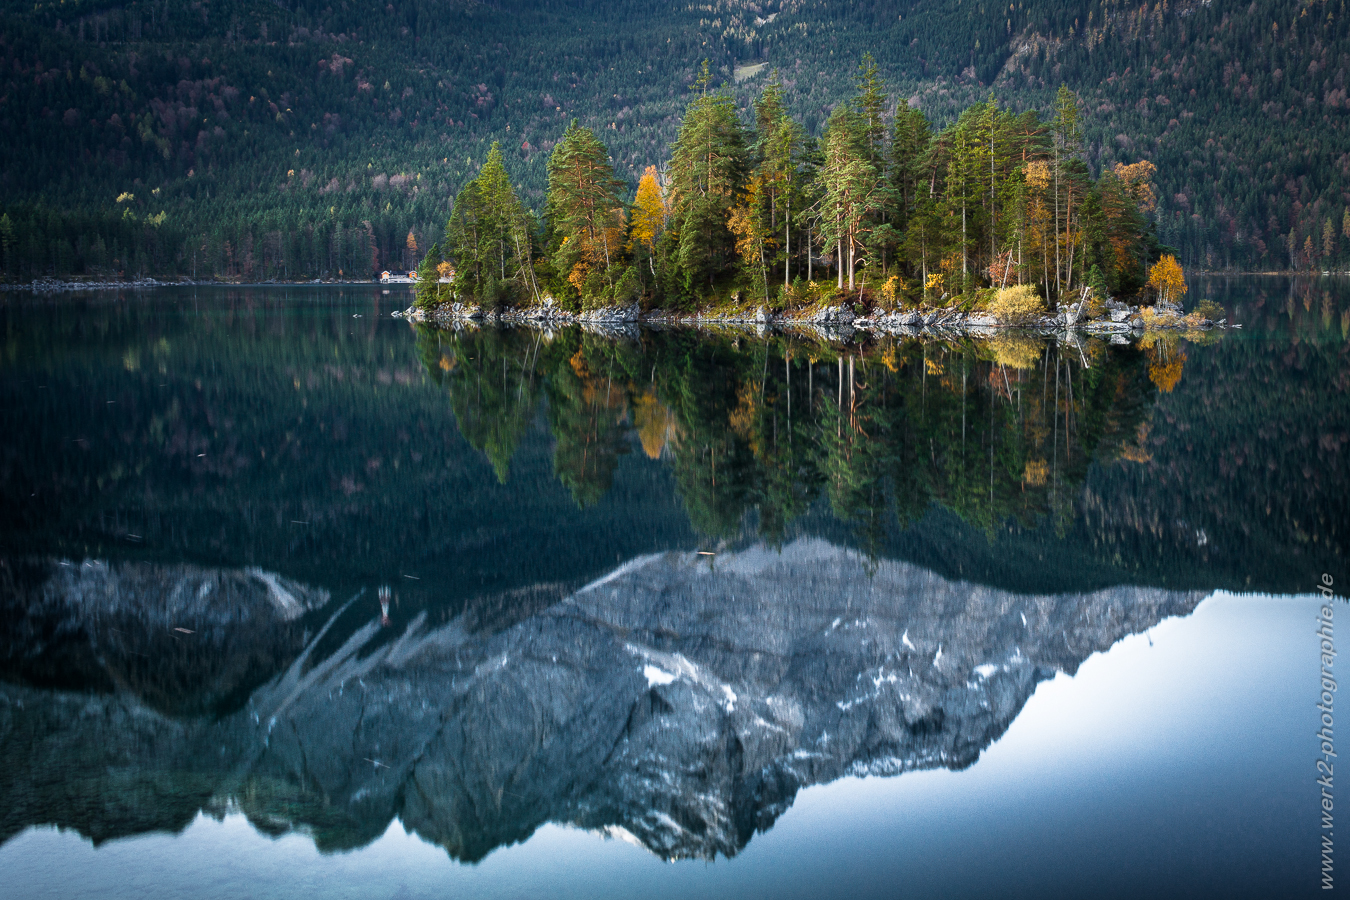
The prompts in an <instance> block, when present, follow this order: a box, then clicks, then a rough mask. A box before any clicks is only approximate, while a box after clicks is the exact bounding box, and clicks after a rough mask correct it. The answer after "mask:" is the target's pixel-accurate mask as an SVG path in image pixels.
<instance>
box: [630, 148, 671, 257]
mask: <svg viewBox="0 0 1350 900" xmlns="http://www.w3.org/2000/svg"><path fill="white" fill-rule="evenodd" d="M666 213H667V209H666V200H665V197H663V196H662V194H661V185H660V183H659V182H658V181H657V180H656V166H648V167H647V170H646V171H645V172H643V173H642V180H641V181H639V182H638V189H637V197H636V198H635V199H634V200H633V231H632V235H631V240H630V241H629V244H628V249H629V251H630V252H636V251H637V248H638V247H644V248H646V250H647V265H648V266H649V267H650V268H651V271H652V275H655V274H656V264H655V263H654V262H653V261H652V257H653V255H654V254H655V252H656V239H657V238H659V237H660V236H661V232H663V231H665V228H666Z"/></svg>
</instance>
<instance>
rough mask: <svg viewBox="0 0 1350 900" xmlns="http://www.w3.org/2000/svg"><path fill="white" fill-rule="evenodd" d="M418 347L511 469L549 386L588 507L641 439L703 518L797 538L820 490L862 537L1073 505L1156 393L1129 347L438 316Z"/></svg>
mask: <svg viewBox="0 0 1350 900" xmlns="http://www.w3.org/2000/svg"><path fill="white" fill-rule="evenodd" d="M419 342H420V347H421V355H422V359H423V362H424V364H425V365H426V367H427V370H428V372H430V373H431V375H432V377H433V378H435V379H436V380H438V381H440V382H441V383H442V384H444V385H445V386H446V388H447V390H448V392H449V393H450V396H451V404H452V407H453V408H454V411H455V415H456V417H457V419H458V421H459V422H460V427H461V430H462V431H463V433H464V436H465V437H466V438H467V439H468V440H469V441H470V443H471V444H472V445H473V446H474V447H476V448H478V449H479V450H481V451H483V452H484V453H485V454H487V456H488V457H489V459H490V460H491V461H492V462H493V465H494V466H495V467H496V469H497V472H498V475H499V477H505V474H506V472H507V469H508V465H509V459H510V457H511V455H512V454H513V453H514V449H515V447H516V445H517V444H518V443H519V442H520V439H521V437H522V436H523V434H524V433H525V430H526V428H527V426H528V423H529V422H530V421H532V420H533V417H534V416H535V415H536V414H537V409H538V399H539V396H540V394H541V393H542V394H543V395H544V396H546V398H547V400H548V410H547V420H548V425H549V428H550V430H551V432H552V434H553V437H554V439H555V441H556V447H555V456H554V470H555V473H556V474H557V476H558V477H559V479H560V480H561V481H562V482H563V483H564V484H566V485H567V487H568V488H569V489H570V490H571V492H572V495H573V497H574V498H575V499H576V501H577V502H578V503H579V504H580V505H583V506H585V505H589V504H592V503H595V502H597V501H598V500H599V499H600V498H601V497H602V496H604V494H605V493H606V492H607V491H608V490H609V487H610V483H611V481H612V477H613V472H614V468H615V465H616V463H617V460H618V458H619V456H621V455H622V454H624V453H626V452H628V449H629V447H630V446H631V443H632V437H634V436H636V437H637V439H638V440H639V441H640V442H641V445H642V447H643V449H644V451H645V452H646V453H647V454H648V455H649V456H652V457H658V456H661V455H663V454H665V455H668V456H669V457H670V458H671V460H672V465H673V469H674V473H675V477H676V481H677V484H678V489H679V492H680V496H681V498H682V500H683V502H684V504H685V508H686V510H687V512H688V514H689V516H690V520H691V522H692V524H693V525H694V527H695V528H696V529H697V530H698V531H700V532H702V533H703V534H705V535H707V536H709V537H716V538H730V537H733V536H735V535H737V534H739V533H740V532H741V530H742V527H743V523H744V522H745V520H746V515H747V514H748V513H751V512H753V513H755V514H756V516H757V518H758V527H759V532H760V533H761V535H763V536H764V537H766V538H768V539H770V540H775V541H777V540H781V539H782V537H783V535H784V534H785V531H786V528H787V526H788V524H789V523H790V522H792V521H793V520H794V519H796V518H798V517H799V516H801V515H802V514H803V513H804V512H805V511H806V510H807V508H808V507H809V506H810V504H811V502H812V501H813V500H814V499H815V498H816V497H818V496H820V495H821V494H822V492H823V494H824V496H825V497H826V498H827V500H828V502H829V505H830V508H831V510H832V511H833V513H834V514H835V515H836V516H837V517H838V518H840V519H843V520H845V521H849V522H851V523H853V524H854V526H855V528H856V529H857V530H858V533H859V537H860V538H861V539H862V540H863V542H864V544H865V545H866V546H869V547H872V548H875V547H877V546H878V545H879V544H880V542H881V541H882V539H883V537H884V534H885V531H886V523H887V522H888V521H890V516H891V515H892V514H895V515H896V516H898V519H899V521H900V523H901V524H902V525H903V524H905V523H908V522H911V521H913V520H915V519H917V518H918V517H919V516H921V515H922V514H923V512H924V511H925V510H926V509H928V508H929V506H930V505H931V504H932V503H934V502H936V503H940V504H942V505H943V506H945V507H947V508H950V509H952V510H954V511H955V512H957V513H958V514H959V515H961V517H962V518H964V519H965V520H966V521H968V522H970V523H971V524H973V525H976V526H978V527H979V528H982V529H984V530H986V531H988V530H991V529H993V528H995V527H996V526H997V525H998V524H999V523H1001V522H1004V521H1006V520H1009V519H1012V520H1016V521H1018V522H1020V523H1023V524H1033V523H1035V522H1037V521H1040V520H1042V519H1043V518H1044V517H1046V516H1047V515H1052V516H1054V517H1056V518H1058V519H1061V520H1062V519H1066V518H1067V517H1068V516H1069V515H1070V512H1071V505H1072V502H1073V498H1074V495H1075V492H1076V490H1077V488H1078V487H1079V486H1080V485H1081V483H1082V481H1083V479H1084V478H1085V476H1086V473H1087V469H1088V466H1089V465H1090V463H1091V462H1092V461H1093V460H1094V459H1114V458H1117V457H1119V456H1121V455H1122V454H1123V453H1126V452H1127V450H1128V448H1131V447H1133V446H1134V444H1135V442H1136V441H1137V439H1138V435H1139V434H1140V429H1141V427H1142V426H1143V424H1144V419H1145V416H1146V413H1147V410H1148V408H1149V406H1150V404H1151V403H1152V400H1153V398H1154V396H1155V395H1156V391H1155V388H1154V385H1153V384H1152V383H1151V382H1150V374H1151V369H1150V357H1147V356H1145V355H1144V354H1141V353H1140V352H1139V351H1138V350H1136V349H1133V348H1128V347H1117V348H1108V347H1107V345H1105V344H1103V343H1101V342H1097V341H1091V342H1089V343H1087V344H1086V345H1084V346H1078V345H1075V344H1057V343H1054V342H1047V341H1042V340H1039V339H1035V338H1030V337H1027V336H1021V335H1001V336H999V337H998V338H996V339H994V340H992V341H987V342H985V341H975V340H951V341H920V340H917V339H913V338H909V339H886V340H883V341H881V342H878V343H876V344H873V345H869V346H863V347H848V348H840V347H838V346H831V345H828V344H824V343H818V342H814V341H810V340H807V339H804V338H801V337H797V336H775V337H773V338H770V339H765V340H750V339H748V338H744V337H726V336H709V335H702V334H697V335H696V334H686V333H676V334H669V333H647V334H644V336H643V338H642V340H641V341H621V340H609V339H606V338H604V337H602V336H597V335H593V334H587V333H583V332H582V331H581V330H579V329H571V330H567V331H564V332H562V333H560V334H557V335H553V336H551V337H548V338H545V337H544V336H543V335H541V334H539V333H536V332H526V331H512V330H496V329H485V330H481V331H479V330H470V331H462V332H456V333H447V332H438V331H434V330H431V329H423V330H421V331H420V332H419Z"/></svg>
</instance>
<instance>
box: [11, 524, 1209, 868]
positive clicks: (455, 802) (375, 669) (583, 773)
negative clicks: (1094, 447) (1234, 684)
mask: <svg viewBox="0 0 1350 900" xmlns="http://www.w3.org/2000/svg"><path fill="white" fill-rule="evenodd" d="M57 568H58V566H57V564H52V566H51V570H50V571H49V573H48V578H47V580H46V581H45V582H44V581H42V580H41V579H40V578H36V574H37V573H30V575H33V576H34V577H33V578H32V579H30V582H29V587H28V588H27V589H26V590H27V591H28V594H27V595H26V596H30V597H31V596H39V595H43V596H46V597H47V600H46V603H45V605H44V606H43V607H42V608H41V609H38V610H34V611H33V612H32V613H31V615H30V616H29V617H28V618H27V619H26V620H25V621H26V622H27V625H26V626H24V627H27V628H29V629H30V630H40V631H44V633H46V634H48V635H50V636H52V637H51V638H50V640H49V642H48V644H47V645H45V646H43V647H33V648H30V650H29V655H30V656H32V657H34V658H41V657H43V656H44V655H45V654H61V653H66V654H67V655H70V656H80V655H81V654H83V653H84V652H85V651H84V650H83V649H81V648H88V647H93V648H96V649H97V648H101V649H102V652H103V656H98V655H97V654H95V656H96V658H98V659H100V660H102V661H104V662H106V663H107V664H108V665H109V666H110V667H112V668H116V667H117V666H118V665H120V663H119V662H118V660H117V659H109V657H110V656H111V657H116V656H117V654H119V653H123V654H125V653H127V652H143V651H141V650H131V649H130V648H126V647H119V646H118V645H116V644H113V643H110V642H109V639H110V635H108V634H107V624H106V622H105V621H104V620H103V619H102V618H101V611H100V608H99V606H98V604H97V603H93V604H91V603H89V602H87V598H88V595H89V594H90V591H89V590H88V588H89V584H88V579H86V580H85V581H81V580H80V579H78V578H70V577H66V576H64V575H63V574H62V573H60V572H57V571H56V570H57ZM216 577H217V579H218V580H228V577H229V576H223V575H221V576H216ZM234 577H236V578H238V576H234ZM120 578H121V583H123V584H129V583H131V582H135V583H137V584H142V585H150V584H158V587H157V588H155V589H153V590H152V589H149V588H147V589H146V590H145V595H146V596H145V598H144V600H145V609H146V610H149V611H150V612H146V613H145V614H143V615H142V616H141V620H140V625H141V626H142V627H144V628H146V629H148V630H158V631H161V632H162V631H168V630H170V629H171V628H172V627H175V626H174V623H173V621H170V619H174V620H175V621H177V620H178V619H180V618H181V616H182V613H181V611H178V612H175V613H174V615H173V616H170V617H169V618H164V617H163V616H161V615H160V613H159V612H156V611H157V610H172V609H174V608H173V605H172V604H168V603H165V602H163V597H167V596H185V594H184V588H185V587H186V588H194V587H195V589H196V590H200V583H202V577H201V573H200V572H187V571H180V572H177V573H174V572H170V571H168V570H165V571H162V572H159V573H158V574H157V575H156V573H153V572H140V573H132V574H127V573H123V574H122V575H121V576H120ZM156 578H158V579H159V580H158V581H156ZM63 579H64V580H63ZM193 579H196V580H193ZM106 580H107V579H105V581H106ZM253 583H254V585H255V587H254V593H252V594H249V595H248V598H251V599H248V598H246V601H247V602H232V603H224V604H223V605H221V606H213V605H211V604H210V603H209V602H205V605H203V606H201V607H200V608H198V609H197V611H196V613H195V615H197V616H198V617H199V618H201V619H203V620H211V621H212V622H213V623H214V624H212V625H211V626H210V627H209V628H207V629H205V630H206V631H208V632H210V633H211V634H216V635H217V636H219V635H220V634H224V633H227V632H228V631H229V627H228V626H225V625H222V624H220V621H217V620H221V621H223V620H222V619H221V617H222V615H223V614H224V613H225V612H227V611H229V610H233V611H234V613H235V615H236V618H237V620H238V621H237V623H236V627H238V628H240V629H249V628H253V627H254V626H255V625H256V623H255V622H254V621H253V620H254V619H257V620H258V621H259V622H275V621H277V620H278V619H280V620H282V621H289V620H287V619H286V616H285V615H283V614H281V613H280V612H279V611H280V610H281V609H282V607H280V606H278V605H277V602H276V601H275V599H269V597H270V594H268V593H267V591H268V588H267V586H266V584H265V582H264V581H261V580H259V579H258V578H257V577H254V580H253ZM279 586H280V587H281V588H282V589H283V590H286V591H287V592H288V594H289V595H290V596H291V597H293V598H298V597H300V596H301V595H300V594H297V593H296V591H297V590H299V589H297V588H295V587H294V586H290V585H280V584H279ZM61 591H65V592H67V595H68V602H66V603H65V605H64V607H63V605H62V598H61V596H58V595H59V594H60V592H61ZM156 592H157V593H156ZM81 597H84V598H85V599H84V600H82V599H81ZM1199 598H1200V595H1199V594H1197V593H1178V592H1167V591H1161V590H1156V589H1148V588H1134V587H1120V588H1112V589H1108V590H1103V591H1098V592H1095V593H1089V594H1064V595H1049V596H1034V595H1017V594H1011V593H1007V592H1004V591H1001V590H997V589H992V588H987V587H982V586H978V585H973V584H968V583H964V582H953V581H948V580H945V579H943V578H940V577H938V576H936V575H934V574H932V573H931V572H928V571H926V570H923V569H920V568H917V567H915V566H911V565H907V564H903V563H896V562H881V563H879V564H869V562H868V560H866V559H865V558H864V557H860V556H859V555H858V554H856V553H854V552H852V551H849V550H845V549H843V548H840V547H836V546H833V545H831V544H828V543H826V542H824V541H821V540H818V539H802V540H798V541H795V542H792V543H790V544H788V545H787V546H785V547H784V548H783V549H782V550H781V552H780V551H775V550H772V549H766V548H765V547H763V546H755V547H752V548H749V549H747V550H744V551H740V552H735V553H727V554H722V555H719V556H716V557H713V558H710V557H707V556H698V555H694V554H675V553H671V554H660V555H654V556H648V557H640V558H638V559H635V560H632V561H630V562H629V563H627V564H625V565H623V566H621V567H619V568H618V569H616V570H615V571H613V572H611V573H610V574H609V575H607V576H605V577H603V578H601V579H599V580H597V581H595V582H593V583H591V584H590V585H588V586H587V587H585V588H583V589H581V590H579V591H577V592H575V593H574V594H572V595H571V596H568V597H566V598H565V599H563V600H561V601H557V602H554V603H551V604H548V603H545V604H540V605H537V606H536V607H535V608H534V609H533V610H521V611H518V612H517V613H516V614H515V615H514V616H510V617H507V618H506V619H503V620H500V621H497V622H496V623H495V626H494V627H491V628H488V627H485V626H482V625H475V624H474V622H475V621H477V622H481V621H482V620H481V619H474V618H472V617H471V616H469V615H468V614H466V615H464V616H461V617H457V618H455V619H452V620H450V621H449V622H447V623H445V624H439V625H437V624H433V623H431V622H429V621H428V620H427V619H425V618H424V617H421V616H419V617H418V618H417V619H416V620H414V621H413V622H412V623H411V624H410V625H408V627H407V628H406V629H405V630H403V631H402V633H401V634H397V635H394V636H393V639H392V640H389V639H388V630H382V629H381V628H380V626H379V622H378V619H377V618H374V617H373V616H372V615H371V614H372V613H373V609H365V611H364V612H362V613H361V615H360V617H359V618H360V619H361V621H360V622H351V624H348V625H345V626H344V625H343V624H342V623H344V622H349V621H350V619H351V617H349V616H336V615H335V616H333V617H332V618H331V619H330V620H329V624H330V627H329V628H325V629H324V630H322V631H320V632H318V633H315V634H310V635H308V636H301V635H295V634H294V633H291V635H292V643H291V644H290V645H289V648H290V649H289V652H290V653H291V654H292V655H290V656H282V655H280V654H278V655H276V656H274V657H273V658H274V659H276V660H277V665H279V666H281V667H283V668H282V669H281V670H280V672H279V674H276V675H275V677H272V678H271V679H270V680H268V681H267V683H266V684H264V685H262V686H261V687H258V688H257V689H255V690H253V691H252V693H251V695H250V696H248V697H247V699H246V700H243V701H242V702H241V704H240V705H239V706H238V707H237V708H236V710H235V711H234V712H231V713H227V714H225V715H224V716H223V717H220V718H213V717H211V716H196V717H191V716H181V715H180V716H175V715H166V714H165V713H163V712H157V711H155V708H156V706H158V707H161V708H162V707H163V704H162V703H157V702H153V701H154V699H155V698H153V697H151V698H147V697H146V696H145V695H144V694H143V693H138V687H137V685H133V684H126V685H123V684H118V685H115V686H112V687H110V686H109V685H107V684H106V683H100V682H99V681H98V680H97V679H91V680H90V684H89V685H88V687H87V688H86V689H83V690H79V689H75V688H77V687H78V686H77V685H75V684H65V685H61V686H59V687H39V686H34V682H33V680H32V679H24V680H25V681H26V682H27V684H28V686H19V685H17V684H13V683H9V684H4V685H0V764H3V773H4V774H3V775H2V776H0V837H3V838H8V837H9V836H12V835H14V834H16V833H17V832H19V831H20V830H22V829H23V828H24V827H27V826H29V825H34V824H44V823H54V824H57V825H60V826H63V827H73V828H76V829H78V830H79V831H80V832H81V833H83V834H86V835H90V836H92V837H94V838H95V839H108V838H114V837H119V836H124V835H129V834H136V833H140V832H144V831H147V830H152V829H166V828H167V829H177V828H181V827H183V826H185V825H186V824H187V823H188V822H189V821H191V819H192V817H193V816H195V815H196V813H197V811H198V810H201V809H205V810H207V811H208V812H213V813H221V812H223V811H224V810H226V809H227V808H231V807H232V806H237V807H238V808H241V809H242V810H243V811H244V812H246V813H247V814H248V816H249V817H250V819H251V820H252V821H253V822H254V824H255V825H256V826H257V827H258V828H260V829H262V830H265V831H268V832H270V833H280V832H283V831H286V830H290V829H297V828H298V829H304V830H305V831H307V832H308V833H310V834H312V835H313V836H314V839H315V841H316V843H317V844H318V845H319V846H320V847H321V848H324V849H339V848H345V847H353V846H358V845H361V844H363V843H366V842H368V841H370V840H373V839H374V838H375V837H377V836H379V835H380V834H381V833H383V832H384V830H385V829H386V828H387V826H388V823H389V822H390V821H391V819H393V818H395V817H397V818H399V819H401V820H402V821H403V823H404V824H405V825H406V826H407V827H409V828H411V829H414V830H415V831H416V832H417V833H418V834H420V835H421V836H422V837H424V838H425V839H427V840H430V841H433V842H435V843H437V844H439V845H441V846H443V847H445V848H446V849H447V851H448V852H449V853H450V854H451V855H452V856H454V857H455V858H457V859H462V860H466V861H472V860H478V859H481V858H483V857H484V856H485V855H487V854H488V853H490V852H491V851H492V850H493V849H494V848H496V847H499V846H502V845H505V844H509V843H512V842H515V841H519V840H523V839H525V838H527V837H528V836H529V835H530V834H531V833H532V832H533V831H534V830H535V829H536V828H538V827H539V826H540V825H541V824H543V823H545V822H560V823H568V824H572V825H575V826H578V827H583V828H589V829H596V830H603V831H605V832H607V833H609V834H613V835H616V836H622V837H632V838H635V839H636V840H637V841H639V842H640V843H641V844H643V845H644V846H646V847H648V848H649V849H651V850H652V851H653V852H655V853H657V854H659V855H661V856H663V857H668V858H675V857H691V856H692V857H705V858H710V857H713V856H715V855H717V854H724V855H732V854H735V853H737V852H738V851H739V850H740V849H741V848H743V847H744V846H745V845H746V843H747V842H748V841H749V840H750V839H751V837H752V836H753V834H754V833H755V832H756V831H759V830H764V829H766V828H768V827H770V826H771V825H772V824H773V822H774V821H775V819H776V818H777V817H778V816H779V815H781V814H782V813H783V812H784V811H785V810H786V809H788V807H789V806H790V805H791V804H792V801H793V798H794V796H795V794H796V792H797V791H798V790H799V789H800V788H802V787H804V786H806V785H810V784H817V783H824V782H828V781H831V780H834V779H836V778H839V777H841V776H843V775H848V774H871V775H894V774H899V773H902V772H905V771H908V770H912V769H922V768H934V767H946V768H952V769H961V768H964V767H966V766H969V765H970V764H972V763H973V762H974V761H975V760H976V759H977V758H978V756H979V754H980V753H981V751H982V750H983V749H984V748H986V747H988V746H989V745H990V744H991V743H992V742H993V741H995V740H997V739H998V738H999V737H1000V736H1001V735H1002V734H1003V733H1004V731H1005V730H1006V729H1007V727H1008V725H1009V724H1010V723H1011V722H1012V720H1013V719H1014V718H1015V717H1016V715H1017V714H1018V712H1019V711H1020V709H1021V708H1022V706H1023V705H1024V704H1025V702H1026V700H1027V698H1028V697H1029V696H1030V695H1031V693H1032V692H1033V691H1034V689H1035V686H1036V684H1037V682H1038V681H1040V680H1041V679H1043V678H1046V677H1048V676H1050V675H1051V674H1052V673H1054V672H1056V671H1065V672H1069V673H1073V672H1074V671H1076V670H1077V668H1078V666H1079V665H1080V664H1081V663H1082V661H1083V660H1084V659H1085V658H1086V657H1087V656H1089V655H1090V654H1092V653H1094V652H1098V651H1102V650H1105V649H1107V648H1108V647H1110V646H1111V645H1112V644H1113V643H1114V642H1115V641H1117V640H1118V639H1120V638H1121V637H1123V636H1124V635H1127V634H1130V633H1135V632H1139V631H1142V630H1144V629H1146V628H1148V627H1150V626H1151V625H1153V624H1154V623H1156V622H1157V621H1159V620H1160V619H1162V618H1164V617H1167V616H1171V615H1179V614H1186V613H1189V612H1190V611H1191V610H1192V609H1193V608H1194V606H1195V604H1196V603H1197V602H1198V600H1199ZM367 599H369V598H367ZM371 605H372V606H373V602H372V604H371ZM351 609H352V611H353V612H355V611H358V610H361V609H364V607H360V606H358V607H353V608H351ZM11 612H15V611H13V610H11ZM10 618H11V620H13V619H14V617H13V616H11V617H10ZM161 618H163V621H161ZM306 620H307V621H308V619H306ZM110 621H112V620H110ZM193 621H194V622H195V621H196V620H195V619H194V620H193ZM177 627H184V628H187V629H189V630H192V631H197V630H198V629H196V628H194V627H193V625H192V624H188V625H180V626H177ZM283 630H284V629H283ZM254 633H255V634H256V633H257V632H256V631H255V632H254ZM63 634H65V635H70V637H68V638H61V637H60V635H63ZM195 636H196V635H189V636H188V637H195ZM277 643H278V644H279V645H284V644H285V641H278V642H277ZM74 644H79V645H80V647H78V648H77V647H73V646H70V645H74ZM282 649H284V647H283V648H282ZM156 652H158V651H156ZM246 653H247V648H246V647H244V646H241V645H239V644H238V643H231V642H229V641H223V640H215V639H213V640H212V641H207V642H204V643H203V645H202V646H201V647H200V648H199V657H200V664H201V665H202V666H203V667H207V668H214V669H217V670H218V669H223V668H228V666H226V665H224V660H227V659H236V658H238V656H239V655H240V654H246ZM32 668H33V667H32V666H31V665H30V666H29V670H30V671H31V670H32ZM193 685H195V686H196V687H193ZM197 688H200V689H201V690H204V691H207V692H211V691H217V690H219V689H220V688H221V686H220V685H219V684H218V683H216V682H214V681H210V680H207V681H198V682H192V684H190V685H188V686H187V687H186V688H185V689H187V690H192V689H197ZM90 689H92V690H93V691H94V692H92V693H91V692H90ZM205 705H209V704H203V703H200V702H198V703H186V704H184V707H185V708H200V707H202V706H205Z"/></svg>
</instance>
